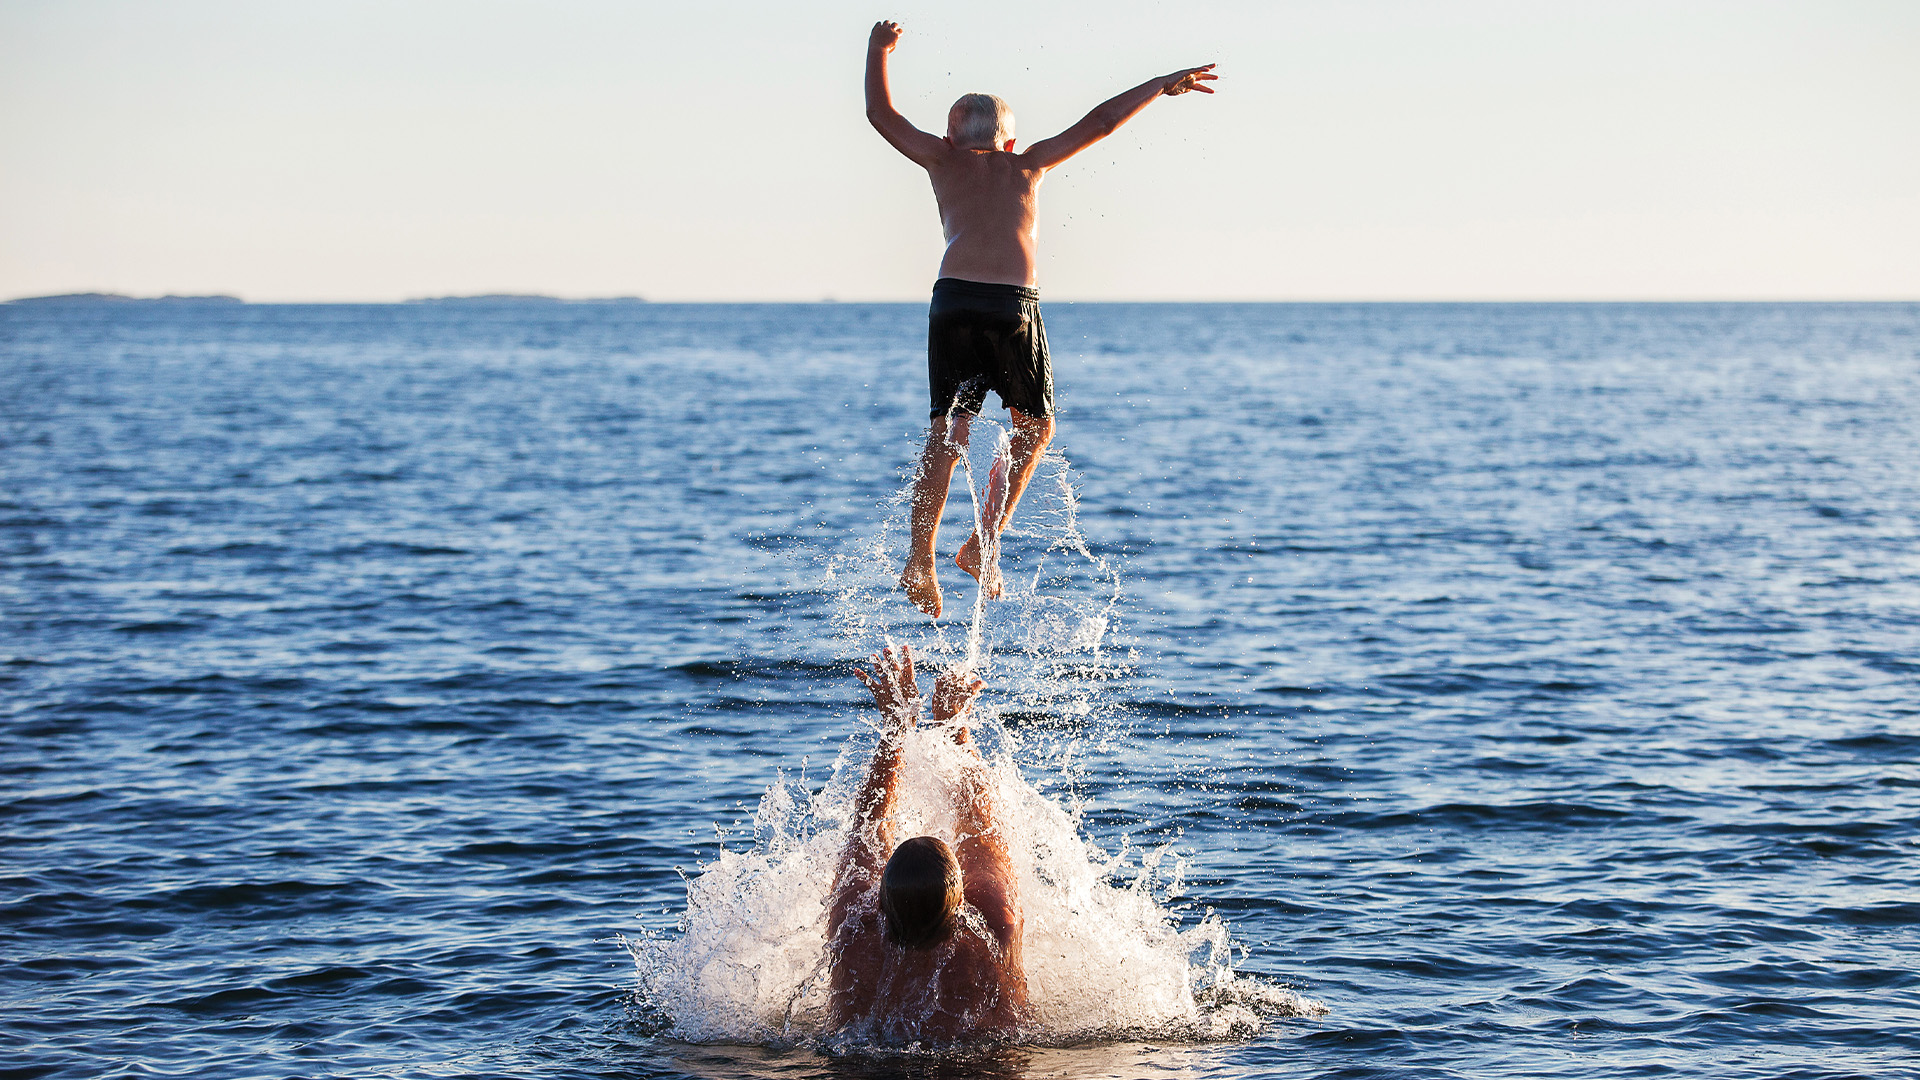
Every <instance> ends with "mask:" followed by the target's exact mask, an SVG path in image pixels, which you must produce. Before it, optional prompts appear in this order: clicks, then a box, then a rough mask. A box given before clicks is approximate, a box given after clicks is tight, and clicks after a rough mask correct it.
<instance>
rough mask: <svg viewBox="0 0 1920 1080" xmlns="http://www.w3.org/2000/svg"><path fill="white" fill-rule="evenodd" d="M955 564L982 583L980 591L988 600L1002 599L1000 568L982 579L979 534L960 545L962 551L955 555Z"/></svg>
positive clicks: (995, 568)
mask: <svg viewBox="0 0 1920 1080" xmlns="http://www.w3.org/2000/svg"><path fill="white" fill-rule="evenodd" d="M953 564H954V565H955V566H958V567H959V568H960V569H962V570H965V571H966V572H967V573H969V574H972V575H973V577H974V580H975V581H979V582H980V591H981V592H984V593H986V594H987V599H989V600H998V599H1000V568H999V567H998V566H995V567H993V569H992V571H991V572H990V573H988V574H987V576H986V578H985V579H982V578H981V577H980V534H979V533H974V534H973V535H972V536H969V537H967V542H966V543H964V544H961V545H960V550H959V551H957V552H955V553H954V556H953Z"/></svg>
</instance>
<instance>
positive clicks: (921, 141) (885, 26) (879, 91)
mask: <svg viewBox="0 0 1920 1080" xmlns="http://www.w3.org/2000/svg"><path fill="white" fill-rule="evenodd" d="M902 32H903V31H902V30H901V27H900V24H899V23H897V22H889V21H886V20H882V21H880V22H877V23H874V24H873V32H872V33H871V34H869V35H868V36H867V122H868V123H870V124H872V125H873V127H874V130H875V131H878V132H879V133H880V137H881V138H883V139H885V140H887V141H888V142H889V143H892V144H893V148H894V149H895V150H898V151H900V152H901V153H902V154H905V155H906V156H907V157H908V158H910V159H912V160H913V162H914V164H916V165H920V166H922V167H927V166H931V165H932V164H933V163H934V162H935V161H938V160H939V159H940V158H941V157H943V156H944V155H945V154H946V153H947V152H948V151H949V150H951V149H952V147H951V146H950V145H948V143H947V140H945V139H942V138H940V137H939V136H938V135H929V134H927V133H926V132H924V131H921V130H920V129H919V128H917V127H914V126H913V124H912V123H911V122H910V121H909V120H908V119H907V118H906V117H904V116H902V115H900V110H898V109H896V108H894V107H893V92H892V90H891V89H890V88H889V87H888V85H887V54H888V53H890V52H892V51H893V47H894V46H895V45H897V44H898V43H899V41H900V35H901V33H902Z"/></svg>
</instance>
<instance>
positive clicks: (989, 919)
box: [933, 671, 1027, 1008]
mask: <svg viewBox="0 0 1920 1080" xmlns="http://www.w3.org/2000/svg"><path fill="white" fill-rule="evenodd" d="M982 685H983V684H982V683H981V681H980V680H979V679H976V678H974V677H973V673H972V672H970V671H967V672H953V671H949V672H947V673H945V674H943V675H941V676H940V681H939V682H937V683H935V684H934V688H933V717H934V720H935V722H936V723H941V722H945V721H947V720H958V719H963V718H964V717H965V716H966V714H967V712H968V711H969V710H971V709H972V708H973V702H974V699H975V698H977V697H979V696H980V688H981V686H982ZM953 741H954V742H955V743H957V744H958V745H960V746H961V747H964V748H965V749H966V750H967V751H968V752H969V753H970V754H971V755H972V760H971V761H969V762H968V763H967V764H966V766H965V767H964V768H963V769H962V770H961V773H960V789H959V791H958V792H956V793H955V796H954V807H953V809H954V816H955V817H956V818H958V819H959V826H960V842H959V843H957V844H955V845H954V846H953V855H954V859H955V860H956V861H958V862H959V863H960V876H961V879H962V880H963V881H964V882H965V883H966V884H965V888H966V896H967V903H969V904H971V905H973V908H974V910H975V911H978V912H979V913H980V918H981V919H983V920H985V922H986V924H987V927H988V928H989V929H990V930H992V931H993V936H994V939H995V940H996V941H997V942H998V943H999V945H1000V948H1001V949H1002V950H1003V951H1004V953H1005V956H1006V960H1007V962H1006V963H1004V964H1002V965H1000V966H999V968H998V969H997V970H998V971H999V972H1000V975H1001V977H1002V978H1003V979H1005V980H1007V981H1006V982H1005V984H1004V985H1003V987H1002V988H1003V990H1005V992H1006V993H1008V994H1010V995H1012V996H1013V997H1014V999H1015V1001H1016V1003H1017V1005H1018V1007H1020V1008H1024V1007H1025V1006H1026V998H1027V981H1026V975H1025V971H1026V965H1025V964H1024V963H1023V960H1022V956H1021V936H1020V935H1021V927H1022V925H1023V923H1024V921H1025V920H1024V918H1023V916H1022V915H1021V912H1020V891H1019V885H1018V884H1017V880H1016V878H1015V876H1014V872H1013V857H1012V855H1010V854H1009V853H1008V851H1007V840H1006V833H1005V831H1004V826H1003V824H1002V823H1001V821H1000V815H999V813H998V808H997V807H996V806H995V805H994V798H993V776H992V774H991V773H989V772H988V771H987V763H986V761H984V760H983V759H982V758H981V757H980V748H979V747H977V746H975V745H974V742H973V737H972V735H971V734H970V733H969V730H968V726H967V725H965V724H956V725H954V729H953Z"/></svg>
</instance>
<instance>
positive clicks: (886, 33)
mask: <svg viewBox="0 0 1920 1080" xmlns="http://www.w3.org/2000/svg"><path fill="white" fill-rule="evenodd" d="M905 32H906V30H905V28H903V27H902V26H901V25H900V24H899V23H897V22H894V21H893V20H891V19H881V20H880V21H879V22H877V23H874V24H873V33H871V34H869V35H867V48H868V49H879V50H880V51H881V52H892V51H893V47H894V46H895V45H898V44H900V35H901V34H903V33H905Z"/></svg>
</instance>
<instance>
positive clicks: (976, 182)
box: [927, 140, 1046, 287]
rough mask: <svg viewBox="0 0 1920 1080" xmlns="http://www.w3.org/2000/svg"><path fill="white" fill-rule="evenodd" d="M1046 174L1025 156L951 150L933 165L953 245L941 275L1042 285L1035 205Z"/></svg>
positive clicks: (944, 221) (931, 175)
mask: <svg viewBox="0 0 1920 1080" xmlns="http://www.w3.org/2000/svg"><path fill="white" fill-rule="evenodd" d="M942 141H943V142H944V141H945V140H942ZM1045 172H1046V171H1045V170H1044V169H1041V168H1039V167H1038V166H1036V165H1035V164H1034V163H1032V162H1031V161H1028V160H1027V156H1026V155H1025V154H1013V153H1008V152H1006V151H1004V150H961V149H958V148H957V147H954V146H951V145H949V146H948V147H947V149H946V152H945V153H943V154H941V155H939V157H938V158H936V159H935V160H934V162H933V163H932V164H929V165H928V166H927V176H928V178H929V179H931V180H932V181H933V197H934V200H935V201H936V202H938V203H939V205H940V229H941V231H942V232H943V233H944V234H945V235H946V240H947V253H946V255H945V256H944V257H942V258H941V260H940V276H941V277H947V278H963V279H965V280H967V281H983V282H988V283H992V284H1002V285H1025V286H1028V287H1031V286H1033V285H1034V284H1036V283H1037V282H1038V281H1039V270H1038V267H1037V265H1036V264H1037V262H1038V241H1037V237H1036V234H1035V218H1036V214H1035V204H1036V203H1037V202H1038V200H1039V194H1040V178H1041V177H1042V176H1044V175H1045Z"/></svg>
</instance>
